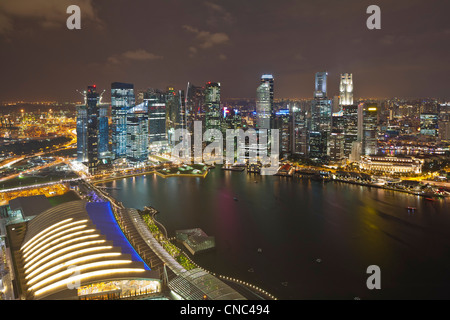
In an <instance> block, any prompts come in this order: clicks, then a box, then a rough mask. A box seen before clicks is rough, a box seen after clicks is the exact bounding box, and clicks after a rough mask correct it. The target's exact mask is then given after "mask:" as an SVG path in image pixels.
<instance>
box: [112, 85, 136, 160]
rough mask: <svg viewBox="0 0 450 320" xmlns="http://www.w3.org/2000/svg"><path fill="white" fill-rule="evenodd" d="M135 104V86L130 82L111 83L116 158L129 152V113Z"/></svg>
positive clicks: (113, 137) (114, 155) (113, 147)
mask: <svg viewBox="0 0 450 320" xmlns="http://www.w3.org/2000/svg"><path fill="white" fill-rule="evenodd" d="M134 105H135V96H134V86H133V85H132V84H129V83H121V82H114V83H112V84H111V123H112V133H111V140H112V154H113V158H114V159H119V158H124V157H126V154H127V114H128V111H129V109H131V108H132V107H133V106H134Z"/></svg>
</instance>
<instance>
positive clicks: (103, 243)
mask: <svg viewBox="0 0 450 320" xmlns="http://www.w3.org/2000/svg"><path fill="white" fill-rule="evenodd" d="M22 201H23V200H22ZM32 201H34V199H32ZM31 204H32V203H31ZM44 209H45V210H43V211H41V212H35V213H33V214H35V216H33V217H32V218H31V220H27V221H25V222H22V223H18V224H13V225H9V226H8V227H7V232H8V238H9V239H10V240H11V242H10V249H11V252H12V253H13V255H12V256H13V259H14V262H13V263H14V265H15V267H16V268H15V273H16V274H15V278H16V279H17V281H16V283H17V287H16V290H15V291H16V295H17V296H18V297H19V298H20V299H25V300H80V299H82V300H85V299H121V298H126V297H130V296H134V295H137V296H138V295H144V294H146V295H148V294H159V295H160V293H161V287H162V286H161V281H160V279H159V272H157V271H153V270H151V269H150V267H149V266H148V265H147V264H146V263H145V262H144V261H143V259H142V258H141V257H140V256H139V255H138V254H137V253H136V251H135V250H134V248H133V247H132V246H131V245H130V243H129V242H128V240H127V239H126V237H125V236H124V234H123V233H122V231H121V230H120V229H119V227H118V225H117V224H116V221H115V218H114V215H113V212H112V208H111V205H110V204H109V203H108V202H97V203H87V202H85V201H84V200H76V201H71V202H67V203H64V204H60V205H57V206H55V207H52V206H51V205H48V208H45V207H44Z"/></svg>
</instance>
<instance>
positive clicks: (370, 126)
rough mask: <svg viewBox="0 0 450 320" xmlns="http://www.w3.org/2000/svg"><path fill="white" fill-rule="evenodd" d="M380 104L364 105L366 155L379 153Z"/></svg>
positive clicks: (363, 140) (363, 145) (364, 147)
mask: <svg viewBox="0 0 450 320" xmlns="http://www.w3.org/2000/svg"><path fill="white" fill-rule="evenodd" d="M377 126H378V106H377V104H376V103H367V104H364V106H363V107H362V152H363V154H364V155H375V154H377V151H378V149H377V147H378V140H377V133H378V130H377Z"/></svg>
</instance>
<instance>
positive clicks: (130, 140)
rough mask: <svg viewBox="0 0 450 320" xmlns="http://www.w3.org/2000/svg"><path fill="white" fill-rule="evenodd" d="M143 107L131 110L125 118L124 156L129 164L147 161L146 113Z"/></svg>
mask: <svg viewBox="0 0 450 320" xmlns="http://www.w3.org/2000/svg"><path fill="white" fill-rule="evenodd" d="M143 105H144V104H142V105H139V106H136V107H135V108H132V109H131V110H130V112H129V113H128V116H127V145H126V155H127V160H128V161H130V162H145V161H147V159H148V111H147V110H146V108H145V107H143Z"/></svg>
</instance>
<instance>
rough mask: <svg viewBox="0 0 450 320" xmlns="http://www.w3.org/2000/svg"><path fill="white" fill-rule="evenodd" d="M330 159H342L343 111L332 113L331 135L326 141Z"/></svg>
mask: <svg viewBox="0 0 450 320" xmlns="http://www.w3.org/2000/svg"><path fill="white" fill-rule="evenodd" d="M328 150H329V156H330V159H331V160H333V161H340V160H342V159H343V158H344V115H343V111H340V112H336V113H333V116H332V120H331V133H330V136H329V141H328Z"/></svg>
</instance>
